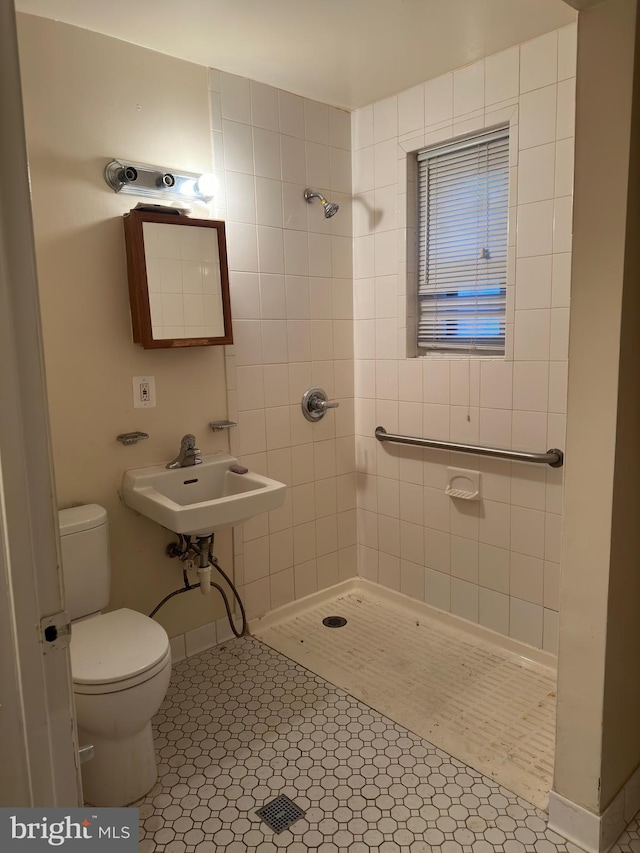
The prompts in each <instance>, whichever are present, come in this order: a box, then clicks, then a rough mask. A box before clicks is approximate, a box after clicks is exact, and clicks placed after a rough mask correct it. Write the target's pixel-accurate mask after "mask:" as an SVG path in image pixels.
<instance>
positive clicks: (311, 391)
mask: <svg viewBox="0 0 640 853" xmlns="http://www.w3.org/2000/svg"><path fill="white" fill-rule="evenodd" d="M339 405H340V403H338V402H336V401H335V400H329V398H328V397H327V392H326V391H325V390H324V388H318V387H315V388H308V389H307V390H306V391H305V392H304V394H303V395H302V403H301V407H302V414H303V415H304V416H305V418H306V419H307V420H308V421H312V422H313V421H319V420H320V419H321V418H323V417H324V415H325V413H326V411H327V409H337V408H338V406H339Z"/></svg>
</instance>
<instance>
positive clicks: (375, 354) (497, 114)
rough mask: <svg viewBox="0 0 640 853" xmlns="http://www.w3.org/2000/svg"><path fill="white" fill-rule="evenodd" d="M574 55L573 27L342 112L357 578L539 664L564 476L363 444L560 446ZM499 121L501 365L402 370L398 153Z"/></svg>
mask: <svg viewBox="0 0 640 853" xmlns="http://www.w3.org/2000/svg"><path fill="white" fill-rule="evenodd" d="M575 54H576V27H575V25H573V26H570V27H567V28H564V29H562V30H559V31H557V32H552V33H550V34H548V35H545V36H543V37H541V38H538V39H535V40H534V41H530V42H527V43H526V44H523V45H521V46H519V47H514V48H512V49H509V50H507V51H504V52H502V53H499V54H497V55H495V56H490V57H487V58H486V59H485V60H483V61H480V62H476V63H474V64H473V65H469V66H467V67H465V68H462V69H460V70H457V71H454V72H453V73H451V74H446V75H444V76H442V77H439V78H437V79H434V80H430V81H428V82H426V83H424V84H423V85H420V86H416V87H414V88H412V89H409V90H407V91H405V92H401V93H400V94H399V95H397V96H395V97H391V98H388V99H386V100H383V101H380V102H377V103H375V104H373V105H371V106H368V107H365V108H363V109H360V110H357V111H356V112H355V113H354V114H353V124H352V127H353V136H354V139H353V149H354V150H353V170H354V173H353V188H354V202H353V204H354V207H353V220H354V314H355V316H354V336H355V394H356V410H355V416H356V420H355V423H356V455H357V471H358V473H357V493H358V548H359V552H358V568H359V574H361V575H362V576H364V577H367V578H370V579H371V580H374V581H377V582H379V583H381V584H383V585H385V586H388V587H391V588H393V589H398V590H400V591H401V592H403V593H405V594H407V595H409V596H411V597H413V598H417V599H420V600H425V601H427V602H428V603H430V604H432V605H435V606H436V607H438V608H441V609H443V610H447V611H451V612H452V613H454V614H456V615H458V616H461V617H464V618H465V619H468V620H471V621H473V622H479V623H481V624H482V625H485V626H486V627H489V628H492V629H494V630H496V631H499V632H501V633H503V634H507V635H510V636H512V637H515V638H517V639H520V640H523V641H525V642H527V643H530V644H532V645H534V646H538V647H544V648H545V649H548V650H550V651H556V648H557V629H558V585H559V562H560V540H561V524H562V516H561V513H562V470H554V469H551V468H549V467H547V466H533V465H525V464H521V463H507V462H503V461H500V460H484V461H483V460H482V459H480V458H479V457H473V456H461V455H455V454H445V453H443V452H441V451H433V450H431V451H423V450H420V449H417V448H410V447H401V446H399V445H381V444H379V443H378V442H377V441H376V439H375V438H374V437H373V435H374V429H375V427H376V425H378V424H380V425H382V426H384V427H385V428H386V429H387V431H389V432H398V431H399V432H402V433H408V434H410V435H418V436H425V437H430V438H437V439H445V440H451V441H456V442H465V443H478V442H479V443H481V444H487V445H494V446H498V447H506V448H514V449H521V450H533V451H543V450H546V449H547V448H548V447H560V448H564V435H565V411H566V383H567V354H568V319H569V277H570V263H571V256H570V251H571V211H572V176H573V145H574V140H573V136H574V92H575ZM502 123H509V124H510V129H511V170H510V227H509V271H508V302H507V313H508V316H507V321H508V322H507V347H506V357H505V358H469V357H456V358H446V357H442V356H439V355H427V356H425V357H421V358H416V357H414V356H415V346H414V345H412V339H413V340H414V339H415V319H414V315H415V310H414V308H413V299H412V293H413V292H414V290H415V265H414V263H413V262H412V261H411V260H410V263H409V265H407V258H408V257H409V258H410V259H412V258H413V257H415V254H414V253H415V248H414V247H415V222H414V221H412V218H411V211H412V210H413V209H414V204H415V198H414V196H413V195H412V193H413V191H414V189H415V184H413V183H412V169H411V156H410V155H411V153H412V152H415V151H417V150H419V149H420V148H422V147H424V146H427V145H430V144H432V143H437V142H440V141H443V140H447V139H451V138H453V137H456V136H460V135H464V134H467V133H469V132H471V131H477V130H482V129H483V128H485V127H492V126H494V125H497V124H502ZM408 155H409V156H408ZM407 210H409V216H407ZM448 465H452V466H456V467H461V468H467V469H471V470H476V471H481V472H482V499H481V500H480V501H475V502H472V501H463V500H459V499H453V498H450V497H448V496H447V495H446V494H445V491H444V489H445V487H446V484H447V466H448Z"/></svg>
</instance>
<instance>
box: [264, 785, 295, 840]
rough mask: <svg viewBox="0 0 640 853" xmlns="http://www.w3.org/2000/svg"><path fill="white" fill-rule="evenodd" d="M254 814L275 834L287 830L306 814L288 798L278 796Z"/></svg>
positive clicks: (281, 795)
mask: <svg viewBox="0 0 640 853" xmlns="http://www.w3.org/2000/svg"><path fill="white" fill-rule="evenodd" d="M256 814H257V815H258V817H259V818H261V819H262V820H263V821H264V822H265V823H266V824H267V826H268V827H269V829H272V830H273V831H274V832H275V833H276V834H278V833H280V832H284V830H285V829H289V827H290V826H292V824H294V823H295V822H296V821H297V820H300V818H301V817H304V816H305V814H306V812H305V811H304V810H303V809H301V808H300V806H297V805H296V804H295V803H293V802H292V801H291V800H290V799H289V797H285V795H284V794H280V796H279V797H276V798H275V800H271V802H270V803H267V804H266V805H265V806H262V808H261V809H258V810H257V812H256Z"/></svg>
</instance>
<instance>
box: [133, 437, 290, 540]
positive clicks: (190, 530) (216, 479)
mask: <svg viewBox="0 0 640 853" xmlns="http://www.w3.org/2000/svg"><path fill="white" fill-rule="evenodd" d="M232 465H238V460H237V459H235V458H234V457H233V456H229V455H228V454H226V453H213V454H211V455H209V456H203V457H202V464H201V465H190V466H188V467H186V468H174V469H171V470H170V469H167V468H166V467H165V466H164V465H152V466H151V467H149V468H133V469H131V470H129V471H125V474H124V479H123V481H122V499H123V500H124V502H125V503H126V504H127V506H130V507H131V509H135V510H137V511H138V512H139V513H141V514H142V515H146V516H147V518H150V519H151V520H152V521H155V522H157V523H158V524H161V525H162V526H163V527H166V528H167V529H168V530H172V531H173V532H174V533H182V534H185V535H191V536H208V535H209V534H210V533H213V532H214V531H216V530H220V528H222V527H230V526H231V525H234V524H240V523H241V522H243V521H247V519H249V518H251V517H252V516H254V515H258V514H259V513H261V512H269V511H270V510H272V509H278V507H281V506H282V504H283V503H284V496H285V491H286V488H287V487H286V486H285V484H284V483H279V482H278V481H277V480H271V479H269V477H263V476H261V475H260V474H254V473H253V472H252V471H249V472H247V473H246V474H236V473H234V472H233V471H230V470H229V469H230V468H231V466H232Z"/></svg>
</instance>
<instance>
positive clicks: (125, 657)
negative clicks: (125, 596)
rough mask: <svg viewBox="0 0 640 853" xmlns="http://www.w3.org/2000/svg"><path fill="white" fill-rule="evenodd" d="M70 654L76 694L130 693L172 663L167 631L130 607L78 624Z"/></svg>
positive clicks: (72, 632) (74, 631) (73, 631)
mask: <svg viewBox="0 0 640 853" xmlns="http://www.w3.org/2000/svg"><path fill="white" fill-rule="evenodd" d="M70 650H71V673H72V677H73V689H74V692H75V693H85V694H95V693H114V692H117V691H119V690H126V689H128V688H129V687H134V686H135V685H137V684H142V683H143V682H144V681H147V680H148V679H150V678H153V676H154V675H156V674H157V673H158V672H160V671H161V670H162V669H163V668H164V667H165V666H166V665H167V664H168V663H170V661H171V650H170V646H169V638H168V636H167V633H166V631H165V630H164V628H163V627H162V626H161V625H159V624H158V623H157V622H154V621H153V619H150V618H149V617H148V616H145V615H144V614H142V613H138V612H137V611H135V610H130V609H129V608H127V607H123V608H121V609H120V610H113V611H111V612H110V613H100V614H98V615H97V616H93V617H91V618H89V619H84V620H82V621H81V622H74V623H73V625H72V628H71V649H70Z"/></svg>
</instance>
